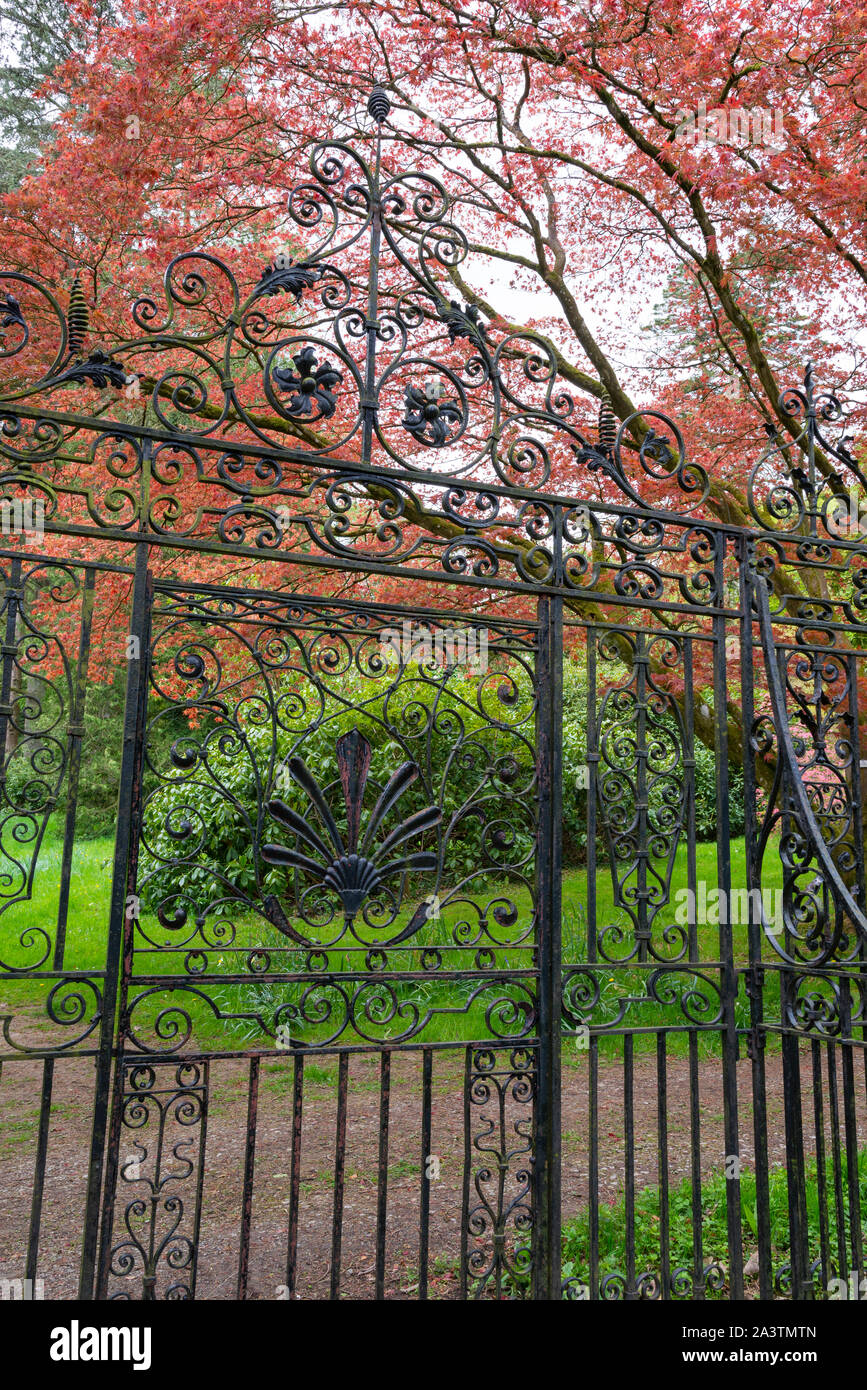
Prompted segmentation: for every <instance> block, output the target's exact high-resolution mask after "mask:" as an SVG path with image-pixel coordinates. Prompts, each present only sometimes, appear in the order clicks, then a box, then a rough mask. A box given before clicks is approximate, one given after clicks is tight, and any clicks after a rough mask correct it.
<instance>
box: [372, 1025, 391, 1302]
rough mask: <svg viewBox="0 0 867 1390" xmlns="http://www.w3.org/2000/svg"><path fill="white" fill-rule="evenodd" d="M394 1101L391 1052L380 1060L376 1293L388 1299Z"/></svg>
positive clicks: (384, 1051)
mask: <svg viewBox="0 0 867 1390" xmlns="http://www.w3.org/2000/svg"><path fill="white" fill-rule="evenodd" d="M390 1099H391V1053H390V1052H389V1051H388V1050H387V1049H384V1050H383V1051H382V1052H381V1053H380V1057H379V1165H378V1172H377V1191H376V1294H375V1297H376V1299H377V1301H379V1302H381V1301H382V1299H384V1298H385V1221H386V1216H387V1213H388V1112H389V1102H390Z"/></svg>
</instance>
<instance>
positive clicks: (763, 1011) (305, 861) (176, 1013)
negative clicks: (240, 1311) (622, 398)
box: [0, 96, 867, 1299]
mask: <svg viewBox="0 0 867 1390" xmlns="http://www.w3.org/2000/svg"><path fill="white" fill-rule="evenodd" d="M371 114H372V117H373V119H374V121H375V123H376V124H377V127H378V129H379V130H380V131H381V126H382V122H383V121H384V120H385V119H386V118H387V114H388V112H387V103H385V104H383V99H382V98H381V96H380V97H377V98H376V99H374V100H373V101H372V105H371ZM380 159H381V150H380V141H379V137H378V136H377V139H376V141H375V156H374V162H373V164H372V166H369V165H368V164H366V163H365V161H364V160H363V159H362V158H361V157H360V155H359V154H358V153H357V152H356V151H354V150H353V149H351V148H350V147H349V146H347V145H345V144H341V143H340V142H334V143H331V144H323V145H320V146H317V147H316V148H315V149H314V151H313V153H312V155H311V177H310V180H309V181H308V182H307V183H306V184H303V185H301V187H300V189H299V190H297V191H296V193H295V194H294V195H293V197H292V199H291V200H290V205H289V212H290V214H291V217H292V218H293V219H294V229H295V230H294V234H293V235H294V240H293V241H292V242H291V244H290V247H289V249H288V250H287V251H286V252H285V253H283V254H281V255H279V256H277V257H276V258H275V259H274V260H273V263H272V264H269V265H268V266H267V267H266V269H265V271H264V272H263V274H262V276H261V278H260V279H259V281H258V283H257V284H256V285H255V286H254V287H253V288H252V289H251V291H250V292H249V293H248V294H247V296H246V297H242V295H241V293H240V290H239V288H238V285H237V282H236V280H235V277H234V275H233V274H232V272H231V271H230V270H229V268H228V267H227V266H226V265H224V264H223V263H222V262H221V261H219V260H217V259H216V258H215V257H214V256H211V255H210V254H206V253H204V252H200V253H190V254H186V255H182V256H179V257H178V258H176V260H175V261H174V262H173V263H172V264H171V265H170V267H169V269H168V271H167V273H166V281H165V292H166V311H165V320H164V321H162V320H161V311H160V310H159V309H158V308H157V305H156V303H155V302H154V301H153V300H151V299H144V300H140V301H138V303H137V304H136V305H135V307H134V310H133V317H134V321H135V324H136V325H137V334H136V336H133V337H129V338H127V339H124V340H123V341H120V340H114V339H113V340H112V342H111V345H110V346H106V345H105V344H103V345H101V346H97V345H94V343H93V341H92V334H91V333H90V330H89V326H88V319H87V312H86V309H85V307H84V298H83V294H82V291H81V287H80V285H79V284H78V283H76V285H75V286H74V289H73V293H72V294H71V296H70V303H69V305H68V307H67V308H65V309H64V308H62V307H61V306H60V304H59V303H58V300H57V299H56V297H55V296H54V294H53V292H52V291H51V290H50V289H49V288H48V287H47V286H46V285H44V284H42V283H40V282H39V281H38V280H37V279H36V278H34V277H31V276H28V275H25V274H23V273H21V272H17V271H15V272H13V271H10V272H7V273H6V274H4V275H3V277H2V278H3V281H4V291H5V294H6V298H5V300H2V301H0V316H2V317H0V327H2V333H3V344H2V352H3V357H4V360H5V363H6V367H7V375H6V377H5V378H4V385H3V390H2V396H0V419H2V429H0V454H2V458H3V460H4V463H3V471H2V473H0V484H2V499H3V500H2V502H0V506H2V507H3V508H4V509H5V510H4V518H6V519H7V522H8V518H10V517H11V518H12V521H13V523H14V524H13V525H11V526H10V525H9V524H6V525H5V526H4V531H5V533H6V534H7V535H8V536H9V542H8V546H7V548H6V550H5V551H4V552H3V558H2V595H3V622H4V641H3V644H2V661H3V664H2V687H0V747H2V749H3V753H4V780H3V806H2V820H0V854H2V865H3V867H2V871H0V907H2V912H0V972H2V974H0V989H2V996H3V1002H2V1006H0V1007H2V1017H3V1043H4V1055H3V1060H2V1062H0V1065H2V1067H3V1071H2V1073H0V1106H2V1107H3V1108H2V1112H0V1113H2V1115H3V1118H4V1122H5V1124H6V1126H7V1132H8V1134H9V1135H10V1136H11V1137H10V1139H9V1141H8V1144H7V1148H6V1149H5V1150H4V1153H3V1162H4V1163H8V1165H9V1169H8V1171H9V1173H10V1181H9V1182H8V1183H7V1184H6V1185H5V1186H6V1190H7V1191H8V1192H11V1193H13V1194H14V1200H13V1203H12V1210H11V1211H10V1214H9V1219H8V1220H7V1221H6V1222H5V1223H4V1227H3V1231H4V1234H3V1237H2V1249H0V1281H2V1283H3V1287H4V1290H6V1289H10V1288H11V1289H12V1292H13V1293H15V1292H23V1293H24V1294H25V1296H26V1295H27V1294H28V1293H29V1294H33V1292H34V1289H36V1288H37V1286H38V1281H39V1279H40V1278H43V1279H44V1281H45V1292H46V1294H47V1296H49V1297H52V1296H58V1297H59V1296H63V1295H64V1294H68V1293H70V1292H73V1291H77V1292H78V1293H79V1296H80V1297H83V1298H91V1297H94V1296H95V1297H99V1298H115V1297H120V1298H145V1299H151V1298H181V1299H183V1298H191V1297H195V1296H197V1295H198V1296H200V1297H239V1298H247V1297H281V1298H282V1297H286V1298H292V1297H321V1296H327V1295H329V1294H330V1296H332V1297H339V1296H341V1295H343V1296H373V1297H378V1298H383V1297H386V1296H394V1295H397V1294H401V1293H402V1294H404V1295H405V1296H413V1297H420V1298H426V1297H434V1296H437V1297H443V1296H444V1297H509V1298H521V1297H527V1296H531V1297H536V1298H560V1297H566V1298H573V1299H584V1298H589V1299H618V1298H624V1299H648V1298H661V1299H672V1298H707V1297H726V1298H733V1299H740V1298H743V1297H761V1298H771V1297H773V1296H774V1295H775V1294H776V1295H779V1294H781V1293H784V1294H789V1295H790V1296H791V1297H793V1298H809V1297H826V1296H839V1295H840V1292H841V1290H844V1291H846V1292H849V1291H851V1289H852V1288H854V1287H856V1285H855V1284H853V1282H852V1281H853V1279H854V1280H856V1281H860V1279H861V1278H862V1277H863V1272H864V1271H863V1232H862V1226H861V1207H862V1187H861V1169H862V1167H863V1157H862V1147H861V1139H860V1135H861V1131H862V1128H863V1124H864V1094H863V1091H862V1083H861V1080H860V1079H859V1078H860V1075H861V1071H862V1068H863V1067H864V1044H865V1032H864V1007H863V1006H864V995H863V990H864V983H863V982H864V978H865V976H864V966H863V961H864V949H865V942H867V917H865V884H864V852H863V823H862V785H863V779H862V773H861V768H862V759H861V751H860V743H859V737H860V736H859V706H858V690H859V674H858V662H859V660H862V659H863V652H864V651H865V650H867V648H865V645H864V637H865V633H867V622H865V619H864V614H865V605H867V600H865V591H867V578H865V576H867V565H865V564H864V561H865V557H867V546H865V545H864V543H863V538H862V537H861V535H860V531H857V529H856V530H855V531H854V532H853V531H852V529H851V527H850V526H849V513H848V512H847V511H846V507H847V506H848V504H849V500H850V494H851V489H852V488H853V487H855V486H857V485H859V484H860V483H861V482H863V481H864V480H863V479H862V477H861V473H860V472H859V469H858V465H857V463H856V460H855V458H854V456H853V454H852V453H851V451H850V448H849V445H848V443H847V441H846V439H845V437H844V438H843V439H842V440H837V441H832V440H831V439H830V438H829V437H828V436H829V426H830V425H831V424H832V423H833V421H834V420H835V419H836V418H837V417H838V416H839V414H840V407H839V403H838V402H837V401H836V399H835V398H833V397H830V398H823V399H820V400H818V401H817V400H816V399H815V398H814V394H813V386H812V380H811V377H810V374H809V372H808V374H807V378H806V380H805V383H804V387H803V389H802V390H801V389H799V390H798V391H793V392H789V393H787V395H786V396H785V397H784V398H783V401H782V403H781V410H782V411H783V413H784V416H785V425H784V428H783V430H782V431H781V434H780V436H779V437H776V438H774V439H773V440H771V441H770V442H769V443H768V445H767V447H766V448H765V449H764V450H763V452H762V453H761V454H760V455H759V456H758V457H757V459H756V460H755V463H754V466H753V469H752V472H751V479H750V488H749V497H748V509H749V514H748V515H744V516H743V517H740V518H738V520H737V524H734V523H733V522H732V521H731V519H730V518H728V517H727V518H726V519H725V520H723V519H720V516H719V515H718V513H715V511H714V508H713V506H712V505H711V503H712V502H713V496H712V485H711V482H710V480H709V479H707V478H706V477H705V476H704V474H703V472H702V470H701V468H700V467H699V466H698V465H696V464H694V463H692V462H690V461H689V460H688V459H687V456H686V450H685V446H684V443H683V440H682V437H681V435H680V433H679V431H678V430H677V428H676V427H675V426H674V425H673V424H672V423H671V422H670V421H668V420H666V419H665V417H663V416H661V415H659V414H658V413H656V412H653V411H650V412H644V413H643V414H642V415H640V416H636V417H634V418H632V419H630V420H627V421H625V422H624V423H623V424H622V425H621V426H620V427H619V428H618V429H614V428H613V420H612V417H611V416H610V415H609V414H608V413H607V411H606V410H605V409H604V408H603V412H602V416H601V420H600V427H599V430H598V436H597V435H596V434H595V432H593V431H590V430H589V429H588V427H587V422H586V421H585V422H584V426H583V428H582V427H581V418H580V410H579V409H578V407H577V406H576V402H575V400H574V399H573V397H572V396H571V395H570V393H569V390H568V389H567V386H566V384H565V383H564V381H563V380H562V378H561V376H560V375H559V372H558V367H557V359H556V357H555V354H554V352H553V350H552V348H551V347H550V345H549V344H548V343H546V342H545V341H544V340H543V339H542V338H540V337H538V336H536V335H533V334H514V333H504V332H502V331H498V330H497V329H496V327H495V326H492V325H489V324H485V323H484V322H483V320H482V318H481V316H480V315H479V313H478V312H477V310H476V309H475V308H474V307H473V306H466V305H463V306H462V305H461V304H460V303H459V302H457V301H450V300H449V299H448V298H447V296H446V293H445V289H444V286H445V284H446V283H448V279H447V277H448V272H449V269H450V268H451V267H453V266H455V265H456V264H458V263H459V262H460V260H461V259H462V257H463V256H464V255H465V254H466V251H467V244H466V240H465V238H464V237H463V234H462V233H461V232H460V230H459V229H458V228H457V227H456V226H455V225H454V224H453V223H452V222H451V221H450V220H449V211H448V200H447V198H446V196H445V193H444V192H443V190H442V188H441V187H440V186H439V185H438V184H437V183H436V181H435V180H434V179H432V178H430V177H429V176H427V175H423V174H418V173H409V174H396V175H388V176H386V175H384V174H383V173H382V172H381V169H380ZM320 233H324V235H322V236H321V239H320V242H319V243H318V244H317V245H316V246H313V245H312V238H313V236H314V235H318V234H320ZM70 390H71V391H73V392H74V398H73V403H74V406H75V408H74V410H71V411H63V410H60V409H58V408H57V405H56V399H55V396H56V393H60V392H63V391H70ZM591 434H592V435H593V437H591ZM287 439H289V440H290V441H291V443H288V444H287ZM793 458H797V459H798V460H799V461H798V462H797V464H793V463H792V459H793ZM555 475H556V476H559V477H561V478H562V477H564V476H566V477H570V478H571V479H572V480H573V483H572V484H570V488H571V491H570V492H569V493H568V494H564V493H563V492H560V493H555V492H553V491H551V490H550V488H551V482H550V479H551V478H552V477H553V476H555ZM844 504H845V506H844ZM16 508H17V509H18V511H17V512H16V511H15V509H16ZM25 511H26V515H25ZM16 518H17V521H16ZM18 522H20V523H21V524H18ZM37 523H38V524H37ZM34 530H37V531H38V532H39V534H38V535H37V536H34V535H33V534H32V533H33V531H34ZM28 531H29V533H30V534H26V533H27V532H28ZM20 532H24V533H25V534H23V535H18V534H17V533H20ZM195 554H198V555H200V556H202V557H205V558H206V559H207V562H208V564H209V565H212V566H213V569H212V570H211V572H210V573H211V577H210V582H209V583H194V582H191V581H190V579H189V576H188V573H187V572H186V571H185V570H184V567H183V561H184V559H185V557H186V558H187V559H188V558H189V557H190V556H192V555H195ZM129 556H132V557H133V558H132V560H130V559H129V558H128V557H129ZM233 567H235V568H237V569H240V568H242V567H245V568H246V570H247V571H248V572H249V571H252V572H253V574H252V577H250V576H249V573H248V574H247V576H246V577H244V578H243V579H239V576H238V574H237V573H235V572H234V569H233ZM366 577H367V578H371V582H373V579H372V577H375V579H376V587H375V588H374V589H373V590H372V591H371V592H366V591H365V587H364V585H365V582H366ZM350 581H352V585H353V587H351V588H349V589H348V588H347V585H348V584H349V582H350ZM119 586H121V587H124V586H126V587H125V597H124V595H121V598H122V599H123V602H122V603H121V602H120V600H119V598H118V594H119V592H120V590H119ZM422 590H424V593H425V594H426V595H427V596H428V597H426V598H425V599H424V600H420V599H419V593H420V592H421V591H422ZM119 604H120V606H121V607H122V610H123V613H124V615H125V622H127V623H128V633H126V635H125V643H118V645H117V648H116V651H115V658H116V659H117V660H118V661H119V662H120V664H121V665H122V670H123V680H124V683H125V692H126V703H125V714H124V720H123V728H122V734H121V736H120V747H119V749H118V750H117V756H118V767H119V775H118V780H119V800H118V817H117V825H116V831H115V845H114V854H113V859H112V860H111V862H109V861H108V860H106V861H105V863H104V864H103V865H102V867H101V872H102V874H103V876H104V892H102V893H101V895H100V894H99V893H98V894H97V898H95V899H94V900H93V901H91V900H90V899H87V900H86V901H85V897H86V895H87V894H89V893H92V892H94V891H95V890H94V889H93V887H92V886H90V885H88V884H87V883H86V881H85V879H84V878H83V877H81V876H80V874H79V861H78V860H77V858H76V855H77V854H78V850H77V849H76V845H77V843H78V841H77V840H76V826H77V822H78V817H79V814H80V796H79V790H80V784H81V771H82V767H83V766H85V767H87V766H89V764H88V761H87V760H88V759H90V758H93V757H95V756H96V754H97V753H98V751H99V745H100V737H101V735H100V732H99V730H98V729H94V728H91V729H90V732H88V726H87V725H86V723H85V714H86V711H87V697H88V690H89V685H90V681H91V676H92V666H93V660H94V653H93V650H92V641H91V633H92V630H93V629H94V623H95V622H99V624H100V627H99V631H100V632H101V633H102V634H103V635H102V638H101V641H103V642H105V641H108V640H109V637H110V634H111V632H112V626H111V624H110V623H107V622H106V611H107V609H108V608H109V607H110V606H111V605H113V606H114V607H115V608H117V607H118V605H119ZM115 627H116V624H115ZM564 673H565V676H566V677H568V680H567V681H566V683H565V684H564ZM708 787H710V788H711V791H710V792H709V791H708ZM735 819H737V824H735ZM741 819H742V821H743V826H742V833H743V846H742V848H741V840H740V835H741ZM708 825H710V826H711V827H712V829H711V830H710V831H709V830H708V829H707V826H708ZM82 862H83V861H82ZM564 865H565V869H564ZM85 1094H87V1095H88V1096H89V1097H90V1099H89V1101H88V1103H87V1105H86V1106H85V1105H84V1104H83V1102H82V1096H83V1095H85ZM85 1109H86V1111H87V1120H88V1125H87V1130H86V1132H85V1131H84V1129H83V1127H82V1124H81V1118H82V1114H83V1111H84V1110H85ZM561 1112H564V1113H561ZM19 1138H20V1139H21V1140H22V1141H23V1142H22V1144H21V1145H19V1144H18V1139H19ZM781 1184H782V1187H781ZM783 1188H784V1189H785V1191H784V1196H783V1198H782V1199H781V1198H780V1192H781V1191H782V1189H783ZM20 1194H24V1200H23V1202H20V1201H19V1200H18V1198H19V1195H20ZM709 1213H716V1216H715V1217H712V1216H711V1215H709ZM71 1235H75V1236H76V1244H75V1248H74V1251H72V1252H71V1251H70V1236H71ZM73 1266H75V1268H73ZM27 1281H30V1282H29V1283H28V1282H27Z"/></svg>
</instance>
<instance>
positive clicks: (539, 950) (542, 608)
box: [533, 597, 563, 1299]
mask: <svg viewBox="0 0 867 1390" xmlns="http://www.w3.org/2000/svg"><path fill="white" fill-rule="evenodd" d="M537 614H538V620H539V635H538V655H537V667H536V672H537V691H538V714H537V721H536V776H537V781H538V788H539V830H538V840H537V846H536V870H537V872H536V880H537V891H538V904H539V906H538V921H537V929H536V959H537V964H538V969H539V993H538V1000H539V1003H538V1008H539V1020H538V1025H539V1067H538V1081H537V1085H538V1092H537V1097H536V1123H535V1154H534V1160H533V1162H534V1175H535V1183H534V1185H535V1193H536V1203H535V1206H536V1214H535V1220H534V1231H535V1241H534V1261H533V1297H534V1298H537V1299H559V1298H560V1283H561V1272H560V1269H561V1255H560V1159H561V1154H560V1017H561V1011H560V1004H561V992H562V980H561V945H560V939H561V920H560V918H561V882H560V875H561V859H562V838H563V824H562V772H563V600H562V599H561V598H548V597H544V598H540V599H539V601H538V607H537Z"/></svg>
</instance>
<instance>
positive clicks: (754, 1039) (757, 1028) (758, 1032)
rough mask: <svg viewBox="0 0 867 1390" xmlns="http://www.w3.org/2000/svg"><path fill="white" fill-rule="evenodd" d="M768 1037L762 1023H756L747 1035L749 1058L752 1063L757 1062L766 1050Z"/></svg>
mask: <svg viewBox="0 0 867 1390" xmlns="http://www.w3.org/2000/svg"><path fill="white" fill-rule="evenodd" d="M766 1042H767V1037H766V1035H765V1030H764V1028H763V1027H762V1025H761V1024H760V1023H756V1024H754V1025H753V1027H752V1028H751V1029H750V1031H749V1032H748V1033H747V1056H748V1057H749V1059H750V1061H751V1062H757V1061H758V1059H759V1057H760V1056H761V1054H762V1053H763V1052H764V1050H765V1043H766Z"/></svg>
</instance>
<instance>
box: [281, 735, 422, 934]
mask: <svg viewBox="0 0 867 1390" xmlns="http://www.w3.org/2000/svg"><path fill="white" fill-rule="evenodd" d="M336 750H337V766H338V770H339V773H340V781H341V783H342V785H343V797H344V802H345V805H346V833H345V837H344V836H343V835H341V833H340V831H339V829H338V827H337V822H336V821H335V819H334V816H333V815H332V813H331V809H330V807H329V806H328V802H327V800H326V798H325V795H324V793H323V791H322V788H321V787H320V786H319V783H318V782H317V781H316V779H315V777H314V776H313V775H312V773H311V772H310V770H309V768H308V767H307V765H306V763H305V762H304V761H303V759H301V758H292V759H290V761H289V771H290V773H291V774H292V776H293V778H294V779H295V781H296V782H297V783H298V785H299V787H301V789H302V790H303V791H304V792H305V793H306V794H307V796H308V797H309V799H310V802H311V804H312V806H313V807H314V808H315V810H316V812H317V813H318V816H319V820H320V821H321V823H322V825H323V827H324V830H325V834H326V836H327V841H326V840H325V839H323V837H322V836H321V835H320V834H319V832H318V831H317V830H316V829H315V828H314V826H312V825H311V824H310V822H309V820H305V818H304V817H303V816H301V815H299V814H298V812H297V811H293V810H292V808H291V806H287V805H286V803H285V801H280V800H279V799H277V800H273V801H269V802H268V804H267V810H268V811H269V812H270V814H271V815H272V816H273V817H274V819H275V820H276V821H279V822H280V824H281V825H284V826H285V827H286V829H287V830H290V831H291V832H292V834H294V835H297V836H298V838H299V839H300V840H303V841H304V843H305V844H306V845H308V846H309V847H310V848H311V849H312V850H314V851H315V853H316V855H317V856H318V858H317V859H314V858H312V857H311V856H310V855H309V854H305V853H303V852H302V851H301V850H300V849H287V848H286V847H285V846H284V845H273V844H266V845H263V846H262V858H263V859H264V860H265V861H266V863H268V864H274V865H277V866H279V867H290V868H295V869H301V870H303V871H304V872H305V873H309V874H312V875H313V877H314V878H315V879H316V880H317V882H319V883H321V884H322V886H323V887H326V888H330V889H332V890H333V891H334V892H335V893H337V895H338V897H339V898H340V900H341V903H342V904H343V912H344V915H345V918H346V923H347V926H351V925H352V922H353V921H354V919H355V917H356V915H357V914H358V912H359V911H360V910H361V907H362V904H363V903H364V902H365V900H366V899H367V898H368V897H369V896H370V895H371V893H374V892H375V891H376V889H377V888H378V887H379V885H380V884H381V883H384V882H385V881H386V880H387V879H389V878H392V877H393V876H394V875H395V874H401V873H404V872H406V871H407V870H410V869H413V870H415V871H416V872H419V871H424V872H430V871H431V870H433V869H435V868H436V867H437V856H436V855H435V854H432V853H430V852H428V851H417V852H415V853H413V854H407V855H400V856H399V857H398V858H396V859H391V858H389V855H390V854H391V853H392V851H393V850H395V849H396V848H397V846H398V845H402V844H403V843H404V842H405V841H406V840H411V839H414V838H415V837H416V836H418V835H422V834H423V833H424V832H425V831H426V830H431V829H433V827H434V826H435V825H438V824H439V822H440V819H441V817H442V812H441V810H440V808H439V807H438V806H426V807H425V808H424V810H422V811H416V812H415V813H414V815H411V816H409V817H408V818H407V819H406V820H405V821H402V822H401V824H400V825H398V826H396V827H395V829H394V830H392V831H391V833H390V834H388V835H387V836H386V837H385V839H384V840H382V841H380V843H379V844H378V845H377V846H376V847H375V848H374V842H375V840H376V835H377V831H378V830H379V828H380V826H381V824H382V822H383V821H384V820H385V817H386V816H387V815H388V814H389V812H390V811H391V810H392V809H393V807H395V806H396V805H397V803H398V801H400V799H401V797H402V796H403V795H404V793H405V792H406V790H407V788H408V787H410V786H411V785H412V783H413V782H414V781H415V780H416V778H417V777H418V768H417V766H416V765H415V763H410V762H406V763H403V764H402V765H401V766H400V767H399V768H398V769H397V771H396V772H395V773H394V774H393V775H392V776H391V777H390V778H389V780H388V782H387V783H386V786H385V787H384V788H383V791H382V793H381V795H380V797H379V799H378V800H377V802H376V805H375V806H374V808H373V810H372V811H371V813H370V817H369V819H368V822H367V826H366V828H365V831H364V835H363V836H361V818H362V809H363V802H364V790H365V787H366V785H367V776H368V772H369V770H370V759H371V748H370V744H369V743H368V741H367V739H366V738H365V737H364V735H363V734H362V733H359V731H358V729H352V730H350V732H349V733H348V734H344V735H343V737H342V738H339V739H338V740H337V744H336ZM360 837H361V838H360Z"/></svg>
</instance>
